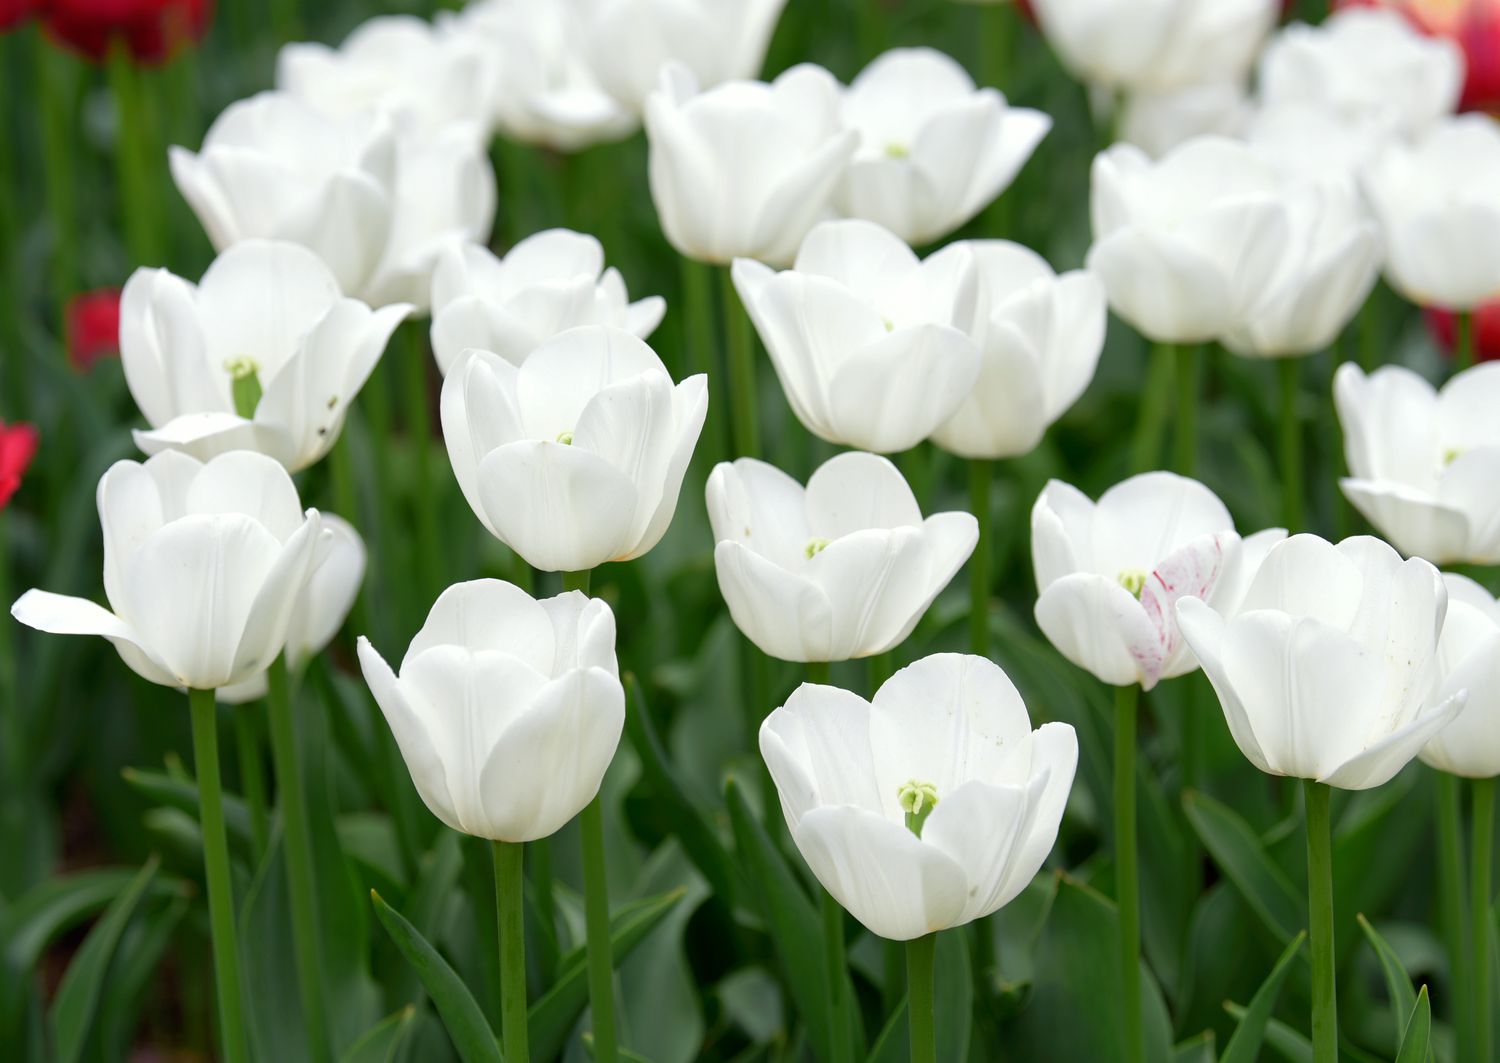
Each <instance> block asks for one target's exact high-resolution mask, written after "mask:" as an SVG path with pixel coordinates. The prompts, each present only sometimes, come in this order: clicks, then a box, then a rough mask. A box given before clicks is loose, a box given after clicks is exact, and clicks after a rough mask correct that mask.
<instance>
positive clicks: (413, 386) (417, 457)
mask: <svg viewBox="0 0 1500 1063" xmlns="http://www.w3.org/2000/svg"><path fill="white" fill-rule="evenodd" d="M405 330H406V334H407V336H408V338H409V343H408V344H407V349H406V350H404V351H397V352H396V353H397V357H399V358H400V359H401V363H402V369H403V370H404V372H405V377H406V381H405V383H404V384H403V385H402V389H401V390H402V392H403V397H404V398H405V400H406V434H407V438H408V440H409V442H410V443H411V448H412V463H413V469H414V477H413V486H414V489H413V498H412V507H413V509H415V511H416V513H415V516H416V522H415V523H416V526H417V553H418V558H417V566H416V568H417V575H418V579H420V580H421V589H420V592H419V593H418V595H417V601H418V603H422V602H426V601H427V600H428V599H429V598H431V597H434V596H435V595H436V594H437V592H438V588H439V587H440V586H441V585H442V582H443V573H442V560H443V557H442V546H441V543H442V537H441V534H440V533H439V531H438V528H439V523H438V510H437V506H438V500H437V494H436V490H435V484H434V483H433V479H432V460H431V459H432V454H431V451H432V417H431V413H430V412H429V409H428V402H429V399H430V396H431V393H430V391H429V390H428V371H427V370H428V363H429V359H428V357H427V345H426V343H425V342H424V336H423V332H424V330H423V329H422V328H421V327H420V326H419V325H417V324H416V323H412V322H408V323H407V324H406V326H405Z"/></svg>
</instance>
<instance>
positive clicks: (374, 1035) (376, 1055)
mask: <svg viewBox="0 0 1500 1063" xmlns="http://www.w3.org/2000/svg"><path fill="white" fill-rule="evenodd" d="M416 1018H417V1009H416V1008H415V1007H413V1006H412V1005H410V1004H408V1005H406V1007H404V1008H402V1009H401V1010H400V1011H397V1012H394V1013H392V1014H390V1015H387V1016H386V1017H385V1018H383V1019H381V1020H380V1021H379V1022H377V1023H376V1024H375V1025H374V1026H372V1027H370V1028H369V1029H368V1030H367V1031H365V1033H364V1035H363V1036H362V1037H360V1038H359V1040H357V1041H355V1042H354V1043H353V1044H352V1045H350V1046H349V1051H347V1052H345V1053H344V1054H343V1056H342V1057H341V1058H340V1060H339V1063H392V1061H394V1060H395V1058H396V1053H397V1052H399V1051H400V1050H401V1045H402V1043H403V1042H404V1041H405V1040H406V1037H407V1035H408V1034H409V1033H411V1030H412V1027H413V1026H415V1025H416Z"/></svg>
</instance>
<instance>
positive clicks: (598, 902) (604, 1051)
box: [507, 794, 619, 1063]
mask: <svg viewBox="0 0 1500 1063" xmlns="http://www.w3.org/2000/svg"><path fill="white" fill-rule="evenodd" d="M578 831H579V834H580V835H582V840H583V909H584V924H585V928H586V930H587V934H588V963H589V1007H590V1009H591V1010H592V1011H593V1015H594V1030H593V1033H594V1060H595V1063H616V1060H617V1059H618V1058H619V1051H618V1049H617V1048H616V1047H615V989H614V966H615V964H614V946H613V943H612V942H611V941H610V936H609V883H608V882H607V881H606V879H605V873H604V809H603V805H602V804H601V803H600V798H599V796H598V795H597V794H596V795H595V796H594V799H593V800H592V801H590V802H589V803H588V804H587V805H585V806H584V809H583V811H582V812H580V813H579V814H578ZM507 1058H508V1057H507Z"/></svg>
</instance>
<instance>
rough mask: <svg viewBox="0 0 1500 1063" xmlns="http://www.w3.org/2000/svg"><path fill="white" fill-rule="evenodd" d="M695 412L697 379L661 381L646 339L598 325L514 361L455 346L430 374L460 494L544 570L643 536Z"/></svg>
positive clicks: (636, 548)
mask: <svg viewBox="0 0 1500 1063" xmlns="http://www.w3.org/2000/svg"><path fill="white" fill-rule="evenodd" d="M707 412H708V381H707V378H706V377H704V376H701V375H700V376H695V377H690V378H688V379H687V380H684V381H683V382H682V383H680V384H677V385H676V386H675V387H674V386H673V384H672V378H671V376H669V375H668V373H667V370H666V367H665V366H663V365H662V363H661V359H659V358H658V357H657V356H656V354H655V352H654V351H652V350H651V348H650V347H648V346H646V344H645V343H643V342H642V341H641V340H639V339H637V338H636V337H635V336H633V335H631V334H630V333H628V332H625V331H624V330H622V329H617V328H611V327H609V326H606V325H585V326H580V327H578V328H574V329H570V330H568V331H567V332H563V333H560V334H559V335H557V336H554V337H552V338H551V339H549V340H547V341H546V342H545V343H543V344H542V345H541V346H540V347H538V348H537V349H536V350H534V351H532V352H531V354H530V355H529V356H528V357H527V358H526V361H525V363H524V364H522V365H521V366H520V367H519V368H517V367H516V366H515V365H513V364H512V363H510V362H508V361H506V360H505V359H504V358H501V357H500V356H499V355H497V354H493V353H491V352H488V351H477V350H476V351H469V352H466V353H465V354H464V355H463V356H462V357H461V358H460V359H459V360H458V362H457V363H455V364H454V366H453V368H452V370H451V371H450V372H449V373H448V376H447V378H446V379H445V380H444V381H443V394H442V422H443V437H444V439H446V440H447V444H448V457H449V458H450V459H451V461H452V462H453V472H454V475H455V476H456V477H457V478H458V484H459V487H461V488H462V489H463V493H464V497H465V498H466V499H468V501H469V505H470V506H471V507H472V508H473V510H474V513H475V515H476V516H478V517H479V519H480V521H482V522H483V523H484V526H485V527H486V528H488V529H489V531H490V533H491V534H492V535H494V536H495V537H496V538H498V539H499V540H500V541H501V542H503V543H505V544H506V545H507V546H509V547H510V548H511V549H513V550H515V551H516V552H517V553H518V554H520V555H521V556H522V557H523V558H524V559H525V560H526V562H527V563H528V564H530V565H532V566H533V567H535V568H539V569H543V570H545V571H549V572H552V571H567V572H576V571H582V570H587V569H591V568H594V567H596V566H598V565H601V564H603V563H604V562H606V561H625V560H629V559H630V558H633V557H639V556H640V555H642V554H644V553H645V552H646V551H648V550H650V549H651V548H652V547H653V546H655V545H656V544H657V542H658V541H659V540H660V539H661V537H662V535H663V534H665V532H666V530H667V526H668V525H669V524H670V523H671V521H672V514H673V512H674V511H675V510H676V508H677V494H678V492H679V491H680V490H681V488H682V477H683V475H684V473H686V471H687V466H688V461H689V459H691V457H692V454H693V446H694V445H695V444H696V443H697V441H698V434H699V433H700V432H701V431H702V430H703V420H704V417H705V416H706V414H707ZM518 499H521V500H526V501H525V503H524V504H519V505H518V504H517V500H518Z"/></svg>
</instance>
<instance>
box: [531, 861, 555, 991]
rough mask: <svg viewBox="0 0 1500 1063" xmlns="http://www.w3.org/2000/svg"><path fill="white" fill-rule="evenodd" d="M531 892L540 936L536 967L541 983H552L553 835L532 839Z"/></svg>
mask: <svg viewBox="0 0 1500 1063" xmlns="http://www.w3.org/2000/svg"><path fill="white" fill-rule="evenodd" d="M528 851H529V852H530V853H531V895H532V897H533V898H534V899H535V900H536V911H537V922H538V923H540V924H541V927H542V935H543V937H542V940H541V941H539V942H537V956H536V967H537V973H538V975H540V977H541V981H542V984H543V985H551V984H552V979H553V975H554V974H555V973H556V960H557V951H558V950H557V901H556V899H555V898H554V896H553V893H552V839H551V838H538V839H537V840H536V841H534V842H532V843H531V845H530V847H529V849H528Z"/></svg>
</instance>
